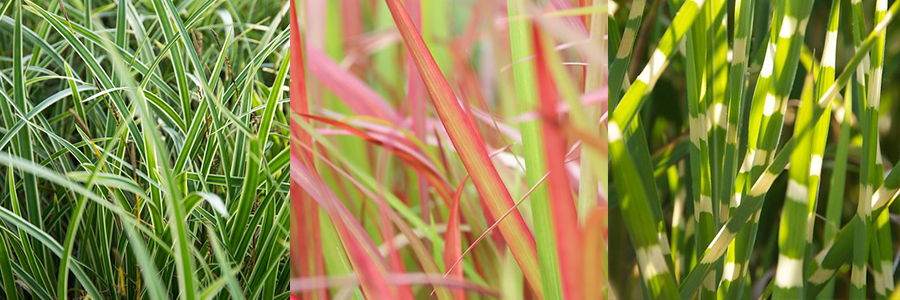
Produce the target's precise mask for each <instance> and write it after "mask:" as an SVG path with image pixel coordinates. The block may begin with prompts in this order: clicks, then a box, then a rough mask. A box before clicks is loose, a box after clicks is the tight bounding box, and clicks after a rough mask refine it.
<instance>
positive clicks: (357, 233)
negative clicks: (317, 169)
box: [291, 157, 408, 299]
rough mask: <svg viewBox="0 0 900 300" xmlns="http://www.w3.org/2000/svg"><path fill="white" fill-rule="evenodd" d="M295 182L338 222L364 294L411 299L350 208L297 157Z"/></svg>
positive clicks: (372, 297)
mask: <svg viewBox="0 0 900 300" xmlns="http://www.w3.org/2000/svg"><path fill="white" fill-rule="evenodd" d="M291 179H292V181H294V182H296V183H297V184H299V185H300V186H301V187H302V188H303V189H304V190H305V191H306V192H307V193H309V194H310V196H312V198H313V199H316V201H317V202H318V203H319V205H320V206H321V207H322V209H324V210H325V212H326V213H327V214H328V216H329V217H330V219H331V221H332V222H333V223H334V227H335V229H336V230H337V232H338V235H339V237H340V239H341V242H342V244H343V245H344V248H345V249H346V252H347V257H348V259H349V260H350V264H351V265H352V267H353V270H354V272H355V273H356V274H357V275H358V276H359V278H360V285H361V286H362V290H363V293H364V295H365V296H366V297H367V298H369V299H408V297H402V296H404V294H400V293H398V291H397V289H396V288H395V287H394V286H393V285H391V284H390V283H389V281H388V278H387V277H388V271H387V270H388V268H387V264H386V262H385V261H384V258H383V257H381V254H380V253H379V252H378V249H377V248H376V247H375V244H374V243H372V240H371V239H369V237H368V235H367V234H366V232H365V229H363V227H362V225H360V224H359V222H358V220H357V219H356V218H354V217H353V215H352V214H351V213H350V211H348V210H347V207H345V206H344V204H343V203H341V201H340V200H338V198H337V196H335V195H334V193H333V192H332V191H331V190H330V189H329V188H328V186H327V185H326V184H325V182H324V181H322V178H320V177H319V176H318V174H316V173H314V172H312V171H311V170H310V169H309V168H307V167H306V165H305V164H304V163H302V162H300V161H299V160H298V159H297V158H296V157H292V158H291Z"/></svg>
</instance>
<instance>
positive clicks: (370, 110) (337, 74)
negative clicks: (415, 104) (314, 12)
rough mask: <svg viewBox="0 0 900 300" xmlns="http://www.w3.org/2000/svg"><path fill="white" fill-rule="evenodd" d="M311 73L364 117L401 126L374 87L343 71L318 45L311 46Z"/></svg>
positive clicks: (395, 115) (308, 52) (397, 118)
mask: <svg viewBox="0 0 900 300" xmlns="http://www.w3.org/2000/svg"><path fill="white" fill-rule="evenodd" d="M306 54H307V55H308V61H309V71H310V74H312V75H313V76H315V77H316V78H317V79H319V82H321V83H322V85H324V86H325V87H326V88H328V89H329V90H331V92H332V93H334V94H335V95H336V96H337V97H338V98H340V99H341V100H343V101H344V103H346V104H347V106H348V107H350V109H352V110H353V111H354V112H356V113H357V114H360V115H365V116H372V117H375V118H379V119H382V120H386V121H388V122H391V123H394V124H401V118H400V116H399V115H398V114H397V112H396V111H395V110H394V109H393V108H392V107H391V106H390V104H388V102H387V101H385V100H384V98H382V97H381V96H380V95H378V93H377V92H375V91H374V90H372V88H371V87H369V86H368V85H366V83H365V82H363V81H362V80H361V79H359V78H357V77H356V76H355V75H353V74H352V73H350V72H348V71H347V70H344V69H343V68H341V67H340V66H339V65H338V64H337V63H335V62H334V61H333V60H331V58H329V57H328V55H325V53H323V52H322V50H319V49H318V48H316V47H315V46H312V45H307V47H306Z"/></svg>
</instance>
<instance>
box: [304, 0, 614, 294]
mask: <svg viewBox="0 0 900 300" xmlns="http://www.w3.org/2000/svg"><path fill="white" fill-rule="evenodd" d="M295 2H296V1H295ZM309 4H312V3H309ZM606 7H607V5H606V2H604V1H575V2H570V1H551V2H550V3H547V2H545V1H530V0H510V1H499V2H497V1H446V0H440V1H418V0H412V1H400V0H387V1H326V2H325V3H316V4H312V5H304V2H303V1H299V2H296V3H295V7H294V10H292V13H296V16H297V18H296V21H297V22H296V23H295V24H294V26H296V27H295V28H297V29H298V30H296V31H295V32H297V36H296V37H293V38H294V39H293V45H295V46H294V47H293V49H299V50H300V51H299V52H292V54H293V55H294V57H293V59H295V61H294V62H292V67H293V66H295V65H296V66H299V67H298V68H296V69H295V70H294V71H292V73H291V76H292V88H291V91H292V96H291V101H292V108H293V111H294V115H293V116H292V118H291V121H292V123H291V126H292V128H293V129H294V130H293V131H292V134H293V136H292V140H291V146H292V148H293V149H292V159H291V164H292V165H291V167H292V168H291V171H292V173H293V177H292V180H293V182H292V184H293V186H292V195H291V199H292V207H293V209H294V224H293V226H294V227H293V231H292V232H293V233H294V235H293V237H294V238H293V239H292V242H293V243H294V244H293V245H292V248H291V249H292V262H293V263H294V265H295V269H294V270H295V279H294V280H293V281H292V286H291V290H292V291H293V292H295V293H296V295H297V296H298V297H299V298H300V299H327V298H329V297H335V298H337V297H344V296H346V297H351V298H354V299H433V298H436V299H467V298H468V299H494V298H502V299H604V298H605V297H606V294H607V291H606V285H605V282H606V280H605V278H606V269H605V265H606V238H605V228H606V195H607V192H608V191H607V186H608V184H607V183H608V179H607V167H606V166H607V161H608V159H607V157H606V153H607V151H606V140H605V138H604V136H605V130H602V126H603V124H604V121H603V120H605V119H606V117H605V107H606V105H605V103H606V91H605V86H606V77H607V76H606V74H607V71H606V70H607V66H606V63H605V62H606V60H607V59H606V52H605V51H606V48H605V47H604V46H603V45H604V44H605V43H606V39H605V37H606V24H607V23H606V22H607V20H606V15H607V14H606ZM292 21H294V20H293V19H292ZM323 249H324V250H323Z"/></svg>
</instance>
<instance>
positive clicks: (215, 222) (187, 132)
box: [0, 0, 290, 300]
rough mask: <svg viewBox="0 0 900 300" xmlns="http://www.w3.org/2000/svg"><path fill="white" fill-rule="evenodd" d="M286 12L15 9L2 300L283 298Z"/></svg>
mask: <svg viewBox="0 0 900 300" xmlns="http://www.w3.org/2000/svg"><path fill="white" fill-rule="evenodd" d="M287 11H288V10H287V5H286V4H282V3H280V2H277V1H232V0H229V1H216V0H209V1H171V0H147V1H135V0H119V1H108V0H84V1H68V0H64V1H56V0H52V1H51V0H44V1H35V0H10V1H4V3H3V4H2V7H0V17H2V22H0V45H2V47H0V71H2V72H0V112H2V113H0V115H2V118H0V179H2V184H0V195H2V196H0V219H2V221H0V275H2V276H0V277H2V284H0V287H2V288H0V289H2V293H3V294H2V296H0V298H3V299H48V300H49V299H67V298H77V299H82V298H86V297H89V298H91V299H173V298H180V299H286V298H287V296H288V295H287V290H288V285H289V280H288V279H289V276H290V269H289V268H288V250H289V245H288V241H287V239H288V234H289V222H290V210H289V208H288V203H289V202H288V201H287V199H288V193H289V192H288V191H289V184H288V178H289V175H288V174H289V172H288V171H289V158H290V157H289V150H288V149H289V142H290V141H289V139H288V133H289V130H290V128H289V127H288V125H287V124H288V121H287V119H288V117H289V116H287V115H286V111H287V110H286V107H287V105H286V103H287V100H286V99H285V95H286V94H287V93H286V81H287V77H288V76H287V74H288V70H289V48H288V33H289V31H288V30H287V19H286V18H285V17H284V15H285V14H286V13H287Z"/></svg>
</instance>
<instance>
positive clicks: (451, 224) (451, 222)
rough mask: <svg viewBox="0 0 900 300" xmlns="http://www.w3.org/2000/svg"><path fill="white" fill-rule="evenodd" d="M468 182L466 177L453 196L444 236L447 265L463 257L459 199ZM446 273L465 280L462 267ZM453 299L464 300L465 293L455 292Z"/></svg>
mask: <svg viewBox="0 0 900 300" xmlns="http://www.w3.org/2000/svg"><path fill="white" fill-rule="evenodd" d="M468 180H469V176H466V178H464V179H463V181H462V183H460V184H459V188H457V189H456V193H454V194H453V205H452V206H450V217H449V219H448V220H447V233H446V235H445V236H444V264H447V263H449V262H451V261H453V260H454V259H456V258H457V257H460V256H461V255H462V253H461V250H460V247H462V242H461V239H462V236H461V234H460V232H459V221H460V220H459V219H460V218H459V199H460V198H461V197H462V192H463V188H465V186H466V181H468ZM449 267H450V266H447V268H449ZM445 272H447V275H448V276H450V277H452V278H458V279H460V280H462V279H463V269H462V267H459V268H456V269H454V270H449V269H448V270H445ZM453 299H456V300H464V299H465V293H463V292H462V291H454V292H453Z"/></svg>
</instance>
